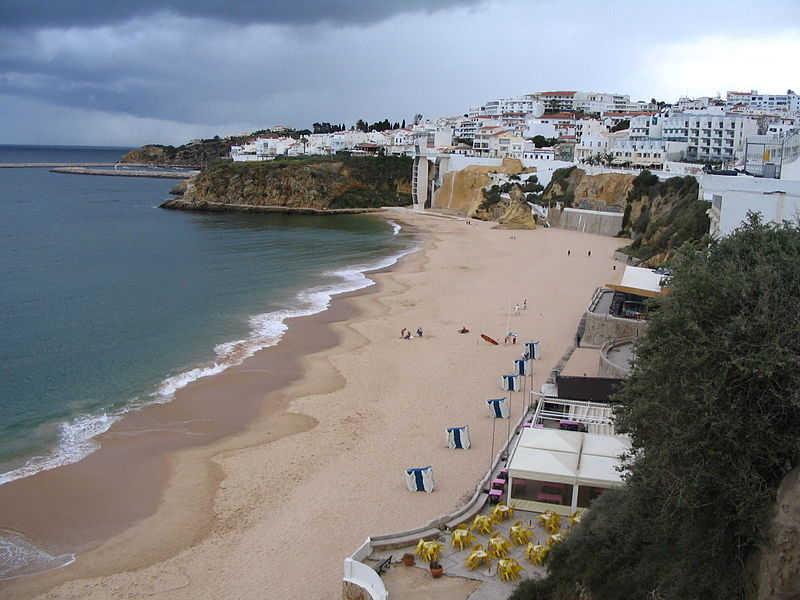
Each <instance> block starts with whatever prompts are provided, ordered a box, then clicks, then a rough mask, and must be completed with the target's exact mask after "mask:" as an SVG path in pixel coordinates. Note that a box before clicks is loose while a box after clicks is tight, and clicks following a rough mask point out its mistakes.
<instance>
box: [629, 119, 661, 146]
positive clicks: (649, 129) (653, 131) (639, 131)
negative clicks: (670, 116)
mask: <svg viewBox="0 0 800 600" xmlns="http://www.w3.org/2000/svg"><path fill="white" fill-rule="evenodd" d="M663 127H664V118H663V117H662V116H661V115H660V114H658V113H643V114H638V115H636V116H635V117H631V119H630V125H629V126H628V132H629V133H628V134H629V135H630V138H631V139H632V140H646V139H653V138H660V137H661V135H662V130H663Z"/></svg>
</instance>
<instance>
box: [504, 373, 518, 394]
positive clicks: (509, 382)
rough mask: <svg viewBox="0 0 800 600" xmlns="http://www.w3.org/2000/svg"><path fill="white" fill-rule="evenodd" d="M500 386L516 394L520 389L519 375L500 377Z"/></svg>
mask: <svg viewBox="0 0 800 600" xmlns="http://www.w3.org/2000/svg"><path fill="white" fill-rule="evenodd" d="M500 386H501V387H502V388H503V389H504V390H506V391H508V392H518V391H520V390H521V389H522V382H521V380H520V376H519V375H501V376H500Z"/></svg>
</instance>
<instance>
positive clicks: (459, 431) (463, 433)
mask: <svg viewBox="0 0 800 600" xmlns="http://www.w3.org/2000/svg"><path fill="white" fill-rule="evenodd" d="M469 444H470V442H469V427H448V428H447V447H448V448H463V449H464V450H466V449H468V448H469Z"/></svg>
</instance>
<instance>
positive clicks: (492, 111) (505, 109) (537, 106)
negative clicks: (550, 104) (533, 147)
mask: <svg viewBox="0 0 800 600" xmlns="http://www.w3.org/2000/svg"><path fill="white" fill-rule="evenodd" d="M508 113H522V114H524V115H533V116H534V117H538V116H539V115H541V114H543V113H544V104H543V103H542V102H540V101H539V100H537V99H536V98H535V97H534V96H533V95H530V94H529V95H526V96H519V97H517V98H499V99H497V100H489V101H488V102H486V103H484V104H482V105H480V106H471V107H470V109H469V112H468V116H470V117H477V116H480V115H483V116H487V117H495V118H499V117H500V116H502V115H504V114H508Z"/></svg>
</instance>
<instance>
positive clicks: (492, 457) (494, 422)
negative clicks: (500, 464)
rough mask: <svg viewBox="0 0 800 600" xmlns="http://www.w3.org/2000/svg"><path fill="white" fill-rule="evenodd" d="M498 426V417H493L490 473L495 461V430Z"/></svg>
mask: <svg viewBox="0 0 800 600" xmlns="http://www.w3.org/2000/svg"><path fill="white" fill-rule="evenodd" d="M496 424H497V417H492V450H491V453H490V454H489V470H490V471H491V470H492V462H494V461H493V459H494V428H495V426H496Z"/></svg>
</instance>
